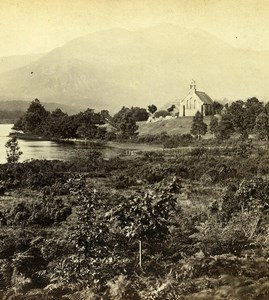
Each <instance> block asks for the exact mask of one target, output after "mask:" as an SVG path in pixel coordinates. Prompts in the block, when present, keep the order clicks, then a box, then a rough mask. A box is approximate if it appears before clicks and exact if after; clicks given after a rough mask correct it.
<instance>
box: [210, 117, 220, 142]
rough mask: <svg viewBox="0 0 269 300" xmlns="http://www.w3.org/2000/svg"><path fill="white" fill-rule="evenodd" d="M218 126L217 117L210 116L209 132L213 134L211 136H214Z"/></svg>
mask: <svg viewBox="0 0 269 300" xmlns="http://www.w3.org/2000/svg"><path fill="white" fill-rule="evenodd" d="M218 126H219V120H218V118H217V117H214V116H213V117H212V118H211V120H210V123H209V131H210V133H212V134H213V136H214V137H215V134H216V132H217V130H218Z"/></svg>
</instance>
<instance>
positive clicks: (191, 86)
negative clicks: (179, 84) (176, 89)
mask: <svg viewBox="0 0 269 300" xmlns="http://www.w3.org/2000/svg"><path fill="white" fill-rule="evenodd" d="M190 89H191V90H194V91H196V83H195V80H192V81H191V84H190Z"/></svg>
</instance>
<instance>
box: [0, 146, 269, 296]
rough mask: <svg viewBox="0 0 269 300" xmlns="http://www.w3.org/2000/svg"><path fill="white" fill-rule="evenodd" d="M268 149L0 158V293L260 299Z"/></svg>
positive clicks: (264, 289) (264, 283) (266, 291)
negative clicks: (65, 159) (64, 159)
mask: <svg viewBox="0 0 269 300" xmlns="http://www.w3.org/2000/svg"><path fill="white" fill-rule="evenodd" d="M268 171H269V156H268V153H267V151H265V150H258V149H256V148H255V147H254V146H253V145H250V144H248V143H247V142H242V143H240V144H238V145H237V146H236V147H227V148H225V147H223V148H212V149H208V148H206V147H199V148H195V149H190V150H189V151H187V152H184V153H181V154H179V153H177V155H169V156H167V155H166V153H161V152H147V153H142V154H141V155H140V156H135V157H123V158H113V159H110V160H104V159H103V158H102V156H101V154H100V153H99V152H96V151H92V150H91V151H88V150H85V152H84V153H80V155H79V156H75V157H73V158H72V159H71V160H70V161H68V162H61V161H46V160H32V161H26V162H23V163H19V162H16V163H10V162H9V163H6V164H2V165H0V181H1V196H0V224H1V227H0V235H1V242H0V297H1V299H5V300H7V299H14V300H15V299H20V300H24V299H25V300H26V299H27V300H28V299H32V300H34V299H45V300H47V299H55V300H56V299H168V300H169V299H218V298H220V299H222V298H223V299H225V298H226V299H243V298H246V299H268V295H269V287H268V278H269V271H268V270H269V268H268V267H269V265H268V250H269V244H268V234H269V233H268V228H267V227H268V226H267V224H268V221H269V220H268V218H269V215H268V204H269V198H268V194H269V180H268Z"/></svg>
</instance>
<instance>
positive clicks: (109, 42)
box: [0, 24, 269, 111]
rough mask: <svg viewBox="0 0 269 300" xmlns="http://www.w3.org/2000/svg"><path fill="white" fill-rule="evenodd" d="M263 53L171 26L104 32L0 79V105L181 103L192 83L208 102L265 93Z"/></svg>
mask: <svg viewBox="0 0 269 300" xmlns="http://www.w3.org/2000/svg"><path fill="white" fill-rule="evenodd" d="M268 66H269V52H267V51H261V52H258V51H252V50H242V49H237V48H233V47H232V46H230V45H229V44H226V43H225V42H223V41H222V40H220V39H218V38H217V37H215V36H213V35H211V34H209V33H207V32H204V31H202V30H199V29H192V30H191V29H186V28H181V27H179V26H175V25H170V24H160V25H158V26H155V27H152V28H147V29H140V30H137V31H128V30H124V29H118V28H116V29H111V30H105V31H100V32H96V33H93V34H89V35H87V36H84V37H81V38H77V39H75V40H72V41H70V42H69V43H67V44H65V45H64V46H62V47H59V48H56V49H54V50H53V51H51V52H49V53H47V54H46V55H43V56H42V57H40V58H39V59H37V60H36V61H34V62H31V63H29V64H27V65H26V66H23V67H21V68H18V69H16V70H11V71H9V72H6V73H4V74H0V100H1V99H2V100H9V99H18V98H19V99H26V100H32V99H34V98H38V99H40V100H41V102H43V101H46V102H52V101H53V102H59V103H64V104H68V105H71V106H73V107H76V106H77V105H81V106H83V107H92V108H96V109H109V110H111V111H115V110H119V109H120V108H121V106H123V105H125V106H142V107H146V106H147V105H149V104H152V103H154V104H156V105H157V106H158V107H159V106H162V105H164V104H165V103H166V102H169V101H173V100H174V99H181V98H183V97H184V96H185V95H186V93H187V92H188V88H189V83H190V81H191V79H192V78H194V79H195V80H196V82H197V89H198V90H202V91H204V92H206V93H207V94H208V95H209V96H210V97H211V98H212V99H222V98H224V97H226V98H228V99H231V100H237V99H245V98H248V97H252V96H256V97H258V98H260V99H264V100H266V97H267V95H268V94H269V85H268V84H267V82H266V80H267V77H268Z"/></svg>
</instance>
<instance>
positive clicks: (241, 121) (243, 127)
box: [227, 97, 264, 139]
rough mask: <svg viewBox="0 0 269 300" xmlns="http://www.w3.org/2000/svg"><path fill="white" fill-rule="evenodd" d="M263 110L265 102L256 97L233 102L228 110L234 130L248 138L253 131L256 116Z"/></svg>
mask: <svg viewBox="0 0 269 300" xmlns="http://www.w3.org/2000/svg"><path fill="white" fill-rule="evenodd" d="M263 110H264V106H263V103H262V102H260V101H259V100H258V99H257V98H255V97H254V98H250V99H248V100H247V101H246V102H244V101H242V100H238V101H235V102H233V103H232V104H231V105H230V106H229V108H228V110H227V111H228V113H229V114H230V116H231V121H232V123H233V127H234V130H235V131H237V132H238V133H240V134H241V136H242V137H243V138H244V139H246V138H248V135H249V134H250V133H251V132H253V130H254V126H255V123H256V118H257V116H258V115H259V114H260V113H261V112H262V111H263Z"/></svg>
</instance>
